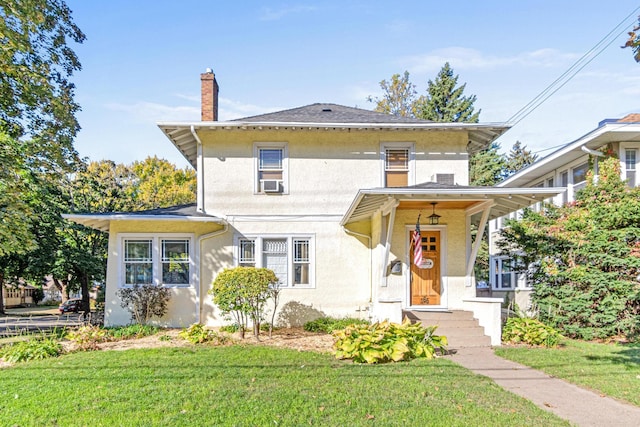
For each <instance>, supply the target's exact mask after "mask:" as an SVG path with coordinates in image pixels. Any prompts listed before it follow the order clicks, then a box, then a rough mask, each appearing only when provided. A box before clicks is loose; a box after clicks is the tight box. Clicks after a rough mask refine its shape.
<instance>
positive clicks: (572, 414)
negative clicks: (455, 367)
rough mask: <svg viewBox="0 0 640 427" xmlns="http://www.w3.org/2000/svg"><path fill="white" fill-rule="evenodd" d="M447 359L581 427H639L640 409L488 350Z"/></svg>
mask: <svg viewBox="0 0 640 427" xmlns="http://www.w3.org/2000/svg"><path fill="white" fill-rule="evenodd" d="M447 358H449V359H450V360H452V361H453V362H456V363H458V364H460V365H462V366H464V367H465V368H467V369H470V370H471V371H473V372H475V373H476V374H479V375H484V376H487V377H489V378H491V379H492V380H493V381H495V382H496V384H498V385H499V386H500V387H502V388H504V389H505V390H508V391H510V392H512V393H515V394H517V395H519V396H522V397H524V398H525V399H527V400H530V401H531V402H533V403H534V404H535V405H537V406H539V407H540V408H542V409H545V410H547V411H550V412H553V413H554V414H556V415H557V416H559V417H561V418H564V419H566V420H569V421H570V422H571V423H573V424H576V425H578V426H598V427H604V426H616V427H623V426H629V427H637V426H640V407H637V406H633V405H630V404H625V403H621V402H619V401H617V400H615V399H612V398H610V397H602V396H600V395H599V394H597V393H594V392H591V391H588V390H585V389H582V388H580V387H578V386H575V385H573V384H569V383H567V382H565V381H563V380H560V379H558V378H553V377H551V376H549V375H547V374H545V373H543V372H540V371H537V370H535V369H532V368H529V367H528V366H524V365H520V364H518V363H515V362H512V361H510V360H506V359H503V358H501V357H498V356H496V355H495V354H494V352H493V350H492V349H491V348H489V347H467V348H460V349H458V352H457V353H455V354H452V355H450V356H447Z"/></svg>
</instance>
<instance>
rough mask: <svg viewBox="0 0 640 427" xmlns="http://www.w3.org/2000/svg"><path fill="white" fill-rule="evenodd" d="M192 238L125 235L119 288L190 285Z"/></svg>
mask: <svg viewBox="0 0 640 427" xmlns="http://www.w3.org/2000/svg"><path fill="white" fill-rule="evenodd" d="M191 245H192V243H191V238H190V237H184V236H176V237H172V236H153V237H145V238H140V237H134V236H125V237H123V239H122V248H123V249H122V252H123V257H122V259H123V261H122V275H121V277H122V279H121V281H120V283H121V285H124V286H131V285H144V284H147V285H156V286H159V285H164V286H190V285H191V282H192V280H191V271H192V270H191V264H192V260H191Z"/></svg>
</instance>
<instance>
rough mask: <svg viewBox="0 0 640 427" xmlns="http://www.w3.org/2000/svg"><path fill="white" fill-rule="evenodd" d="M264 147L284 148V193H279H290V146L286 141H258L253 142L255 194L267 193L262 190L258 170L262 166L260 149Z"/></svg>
mask: <svg viewBox="0 0 640 427" xmlns="http://www.w3.org/2000/svg"><path fill="white" fill-rule="evenodd" d="M264 148H267V149H268V148H272V149H281V150H282V193H277V194H289V148H288V144H287V143H286V142H256V143H254V144H253V194H261V195H266V194H267V193H265V192H262V191H260V183H259V172H258V168H259V167H260V149H264ZM269 194H271V193H269Z"/></svg>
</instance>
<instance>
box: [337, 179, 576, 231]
mask: <svg viewBox="0 0 640 427" xmlns="http://www.w3.org/2000/svg"><path fill="white" fill-rule="evenodd" d="M563 190H564V189H563V188H554V187H546V188H540V187H536V188H495V187H463V186H450V187H445V186H434V188H416V187H401V188H374V189H365V190H360V191H358V194H357V195H356V197H355V199H354V200H353V202H352V203H351V206H350V207H349V209H348V210H347V212H346V213H345V215H344V216H343V218H342V221H341V224H342V225H346V224H349V223H352V222H357V221H362V220H366V219H369V218H371V216H372V215H373V214H374V213H375V212H377V211H378V210H379V209H381V208H382V207H383V206H384V205H385V204H386V203H388V202H389V201H391V200H394V201H397V202H399V205H398V209H430V208H431V203H433V202H436V203H438V205H437V207H436V209H437V210H440V209H463V210H465V211H467V212H473V210H474V209H473V208H474V207H475V206H477V205H480V204H484V203H485V202H487V201H492V207H491V211H490V214H489V219H495V218H499V217H501V216H504V215H507V214H509V213H511V212H515V211H517V210H520V209H523V208H526V207H528V206H531V205H533V204H535V203H537V202H541V201H543V200H545V199H548V198H550V197H554V196H556V195H557V194H559V193H561V192H562V191H563Z"/></svg>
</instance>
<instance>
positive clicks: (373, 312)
mask: <svg viewBox="0 0 640 427" xmlns="http://www.w3.org/2000/svg"><path fill="white" fill-rule="evenodd" d="M201 84H202V121H198V122H193V123H180V122H176V123H173V122H171V123H159V127H160V129H161V130H162V131H163V132H164V133H165V135H166V136H167V137H168V138H169V140H170V141H171V142H172V143H173V144H174V145H175V146H176V148H177V149H178V150H180V152H181V153H182V154H183V155H184V156H185V158H186V159H187V160H188V161H189V162H190V163H191V165H192V166H193V167H194V168H195V169H196V173H197V182H198V186H197V188H198V189H197V203H196V204H195V205H187V206H177V207H173V208H169V209H156V210H151V211H145V212H133V213H117V214H116V213H114V214H86V215H77V214H74V215H67V216H66V217H67V218H69V219H71V220H73V221H76V222H78V223H81V224H85V225H88V226H91V227H94V228H97V229H100V230H104V231H108V232H109V259H108V266H107V281H106V285H107V291H106V317H105V320H106V323H107V324H108V325H117V324H126V323H128V322H129V320H130V319H129V315H128V313H127V312H126V311H125V310H123V309H122V308H121V307H120V304H119V299H118V296H117V294H116V292H117V290H118V289H120V288H122V287H126V286H130V285H132V284H135V283H152V284H156V285H160V284H162V285H165V286H168V287H169V288H170V289H171V292H172V299H171V302H170V307H169V314H167V316H166V317H165V318H163V319H161V321H160V322H159V323H160V324H162V325H166V326H176V327H177V326H186V325H189V324H191V323H194V322H201V323H204V324H207V325H211V326H216V325H222V324H225V323H226V322H227V321H226V320H225V319H224V317H223V316H222V314H221V313H220V311H219V310H218V309H217V308H216V307H215V306H214V304H213V303H212V298H211V296H210V295H209V294H208V291H209V290H210V289H211V284H212V282H213V280H214V278H215V277H216V275H217V274H218V273H220V272H221V271H222V270H223V269H224V268H228V267H234V266H257V267H268V268H270V269H272V270H274V271H275V273H276V274H277V276H278V277H279V278H280V283H281V286H282V287H283V288H284V291H283V293H282V297H281V303H280V309H279V310H278V311H279V313H278V316H277V319H278V323H280V324H284V325H301V324H302V323H303V322H305V321H307V320H310V319H313V318H316V317H319V316H321V315H331V316H340V317H341V316H361V317H367V318H370V319H373V320H382V319H390V320H392V321H401V319H402V316H403V310H424V311H448V310H454V309H455V310H468V311H472V312H473V313H474V315H475V317H476V318H477V319H479V321H480V324H481V325H482V326H484V328H485V333H486V334H487V335H489V336H490V337H491V342H492V344H494V345H498V344H499V343H500V305H501V302H502V300H501V299H496V298H477V297H476V288H475V282H474V278H473V266H474V263H475V258H476V254H477V251H478V248H479V243H480V240H479V239H478V240H477V241H472V238H471V225H472V223H475V224H477V225H478V227H479V229H480V230H481V231H482V232H484V229H485V227H486V224H487V222H488V220H490V219H494V218H498V217H500V216H503V215H506V214H508V213H510V212H513V211H515V210H517V209H521V208H523V207H526V206H529V205H531V204H533V203H535V202H536V201H539V200H543V199H545V198H548V197H552V196H555V195H556V194H557V191H554V189H548V188H518V189H512V188H508V189H501V188H491V187H469V186H468V180H469V177H468V159H469V154H470V153H472V152H475V151H478V150H482V149H484V148H486V147H488V146H489V144H490V143H491V142H492V141H494V140H495V139H496V138H497V137H498V136H500V135H501V134H502V133H503V132H505V131H506V130H507V127H506V126H504V125H494V124H478V123H435V122H429V121H424V120H418V119H412V118H404V117H396V116H392V115H387V114H382V113H377V112H373V111H368V110H362V109H358V108H350V107H345V106H340V105H335V104H312V105H307V106H304V107H300V108H294V109H291V110H286V111H280V112H275V113H270V114H264V115H260V116H254V117H248V118H244V119H238V120H232V121H227V122H218V121H217V114H218V111H217V110H218V85H217V82H216V80H215V77H214V75H213V73H211V72H207V73H204V74H202V75H201ZM419 215H421V216H420V217H419ZM418 218H420V221H421V222H420V228H421V232H422V234H421V239H420V240H419V245H420V248H421V250H422V257H418V259H417V260H414V252H415V251H414V250H413V245H412V236H413V232H414V230H415V228H416V222H417V220H418ZM479 235H481V233H479Z"/></svg>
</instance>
